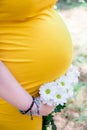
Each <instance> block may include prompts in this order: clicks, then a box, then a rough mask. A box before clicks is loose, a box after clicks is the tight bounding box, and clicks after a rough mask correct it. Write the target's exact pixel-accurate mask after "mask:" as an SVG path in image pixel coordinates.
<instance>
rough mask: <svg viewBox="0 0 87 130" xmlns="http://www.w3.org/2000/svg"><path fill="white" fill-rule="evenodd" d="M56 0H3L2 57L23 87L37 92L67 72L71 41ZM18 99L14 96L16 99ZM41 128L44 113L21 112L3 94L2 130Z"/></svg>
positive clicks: (0, 104) (0, 13) (0, 24)
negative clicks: (59, 13) (44, 84)
mask: <svg viewBox="0 0 87 130" xmlns="http://www.w3.org/2000/svg"><path fill="white" fill-rule="evenodd" d="M55 3H56V0H1V1H0V60H1V61H3V62H4V64H5V65H6V66H7V67H8V69H9V70H10V71H11V73H12V74H13V75H14V77H15V78H16V79H17V80H18V82H19V83H20V84H21V85H22V86H23V87H24V89H25V90H26V91H27V92H29V93H30V94H31V95H33V96H35V97H36V96H38V89H39V87H40V85H41V84H43V83H46V82H50V81H52V80H54V79H56V78H58V77H60V76H61V75H62V74H64V73H65V72H66V70H67V69H68V67H69V65H70V63H71V61H72V42H71V38H70V35H69V32H68V30H67V27H66V25H65V24H64V22H63V20H62V19H61V17H60V16H59V15H58V14H57V13H56V12H55V11H54V9H53V5H54V4H55ZM14 100H15V99H14ZM19 129H20V130H41V129H42V117H34V120H31V119H30V117H29V116H25V115H21V114H20V113H19V112H18V110H17V108H15V107H13V106H12V105H11V104H9V103H7V102H6V101H4V100H3V99H1V98H0V130H19Z"/></svg>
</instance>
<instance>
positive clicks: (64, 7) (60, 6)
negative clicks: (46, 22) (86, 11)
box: [56, 2, 87, 10]
mask: <svg viewBox="0 0 87 130" xmlns="http://www.w3.org/2000/svg"><path fill="white" fill-rule="evenodd" d="M56 6H57V9H58V10H68V9H71V8H76V7H81V6H82V7H87V2H85V3H79V2H70V3H67V2H59V3H57V4H56Z"/></svg>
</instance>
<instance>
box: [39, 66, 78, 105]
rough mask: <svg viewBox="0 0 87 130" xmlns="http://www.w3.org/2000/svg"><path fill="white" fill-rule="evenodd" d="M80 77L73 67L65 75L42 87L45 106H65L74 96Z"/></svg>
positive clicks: (42, 98)
mask: <svg viewBox="0 0 87 130" xmlns="http://www.w3.org/2000/svg"><path fill="white" fill-rule="evenodd" d="M79 75H80V73H79V71H78V69H77V67H75V66H73V65H71V66H70V68H69V70H68V71H67V73H66V74H65V75H63V76H62V77H60V78H58V79H57V80H55V81H53V82H50V83H46V84H44V85H42V86H41V87H40V89H39V94H40V99H41V101H42V102H43V104H48V105H50V106H53V105H54V106H58V105H62V106H63V105H64V104H65V103H66V102H67V101H68V99H69V98H71V97H72V96H73V86H74V84H76V83H77V82H78V77H79Z"/></svg>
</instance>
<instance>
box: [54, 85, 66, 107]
mask: <svg viewBox="0 0 87 130" xmlns="http://www.w3.org/2000/svg"><path fill="white" fill-rule="evenodd" d="M66 102H67V93H66V90H65V89H64V88H62V87H59V86H58V87H57V91H56V93H55V96H54V103H55V105H59V104H61V105H64V103H66Z"/></svg>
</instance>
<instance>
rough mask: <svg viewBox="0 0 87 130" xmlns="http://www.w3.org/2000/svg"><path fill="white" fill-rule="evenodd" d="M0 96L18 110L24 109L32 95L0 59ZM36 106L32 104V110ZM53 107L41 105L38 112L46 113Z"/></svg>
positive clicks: (30, 100) (27, 106) (29, 102)
mask: <svg viewBox="0 0 87 130" xmlns="http://www.w3.org/2000/svg"><path fill="white" fill-rule="evenodd" d="M0 97H1V98H3V99H4V100H6V101H7V102H9V103H10V104H12V105H13V106H15V107H16V108H18V109H20V110H24V111H26V110H27V109H28V108H29V107H30V105H31V103H32V97H31V95H29V94H28V93H27V91H25V90H24V89H23V88H22V87H21V85H20V84H19V83H18V82H17V80H16V79H15V78H14V77H13V76H12V74H11V73H10V72H9V70H8V69H7V68H6V67H5V65H4V64H3V63H2V62H1V61H0ZM35 108H36V105H35V104H34V106H33V108H32V110H34V109H35ZM53 108H54V107H50V106H48V105H43V104H42V105H41V107H40V114H41V115H48V114H49V113H50V112H51V111H52V110H53Z"/></svg>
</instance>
